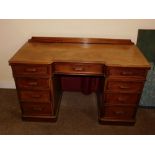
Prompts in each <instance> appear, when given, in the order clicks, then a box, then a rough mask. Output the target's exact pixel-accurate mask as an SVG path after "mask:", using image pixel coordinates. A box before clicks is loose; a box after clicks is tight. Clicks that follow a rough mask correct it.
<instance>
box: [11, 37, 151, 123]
mask: <svg viewBox="0 0 155 155" xmlns="http://www.w3.org/2000/svg"><path fill="white" fill-rule="evenodd" d="M9 64H10V65H11V68H12V73H13V77H14V80H15V84H16V89H17V95H18V100H19V103H20V107H21V111H22V119H23V120H26V121H56V120H57V118H58V111H59V106H60V102H61V96H62V88H61V76H62V75H65V76H68V75H69V76H77V75H78V76H90V77H92V76H93V77H96V76H97V77H100V80H99V81H100V82H99V84H98V86H97V91H96V94H97V103H98V120H99V122H100V123H101V124H123V125H126V124H127V125H133V124H134V123H135V121H136V111H137V109H138V103H139V100H140V96H141V92H142V90H143V85H144V82H145V80H146V75H147V71H148V70H149V69H150V64H149V63H148V61H147V59H146V58H145V57H144V55H143V54H142V53H141V51H140V50H139V49H138V48H137V46H136V45H135V44H134V43H133V42H132V41H131V40H129V39H104V38H69V37H68V38H67V37H32V38H31V39H29V40H28V41H27V42H26V43H25V44H24V45H23V46H22V47H21V48H20V49H19V50H18V51H17V52H16V53H15V55H14V56H13V57H12V58H11V59H10V60H9ZM36 92H37V93H36ZM131 98H132V99H131Z"/></svg>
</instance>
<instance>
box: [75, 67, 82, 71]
mask: <svg viewBox="0 0 155 155" xmlns="http://www.w3.org/2000/svg"><path fill="white" fill-rule="evenodd" d="M73 70H74V71H84V68H83V67H81V66H76V67H73Z"/></svg>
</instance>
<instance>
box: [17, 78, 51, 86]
mask: <svg viewBox="0 0 155 155" xmlns="http://www.w3.org/2000/svg"><path fill="white" fill-rule="evenodd" d="M16 83H17V87H18V88H21V89H49V88H50V80H49V79H39V78H16Z"/></svg>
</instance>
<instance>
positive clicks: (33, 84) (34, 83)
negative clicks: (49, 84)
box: [28, 82, 38, 86]
mask: <svg viewBox="0 0 155 155" xmlns="http://www.w3.org/2000/svg"><path fill="white" fill-rule="evenodd" d="M28 85H29V86H37V85H38V83H37V82H29V83H28Z"/></svg>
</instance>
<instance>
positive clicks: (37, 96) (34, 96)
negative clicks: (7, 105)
mask: <svg viewBox="0 0 155 155" xmlns="http://www.w3.org/2000/svg"><path fill="white" fill-rule="evenodd" d="M31 97H32V98H40V97H41V95H31Z"/></svg>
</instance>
